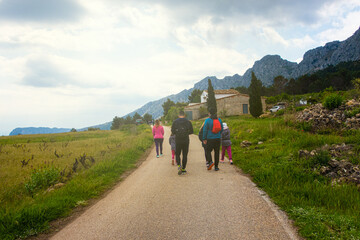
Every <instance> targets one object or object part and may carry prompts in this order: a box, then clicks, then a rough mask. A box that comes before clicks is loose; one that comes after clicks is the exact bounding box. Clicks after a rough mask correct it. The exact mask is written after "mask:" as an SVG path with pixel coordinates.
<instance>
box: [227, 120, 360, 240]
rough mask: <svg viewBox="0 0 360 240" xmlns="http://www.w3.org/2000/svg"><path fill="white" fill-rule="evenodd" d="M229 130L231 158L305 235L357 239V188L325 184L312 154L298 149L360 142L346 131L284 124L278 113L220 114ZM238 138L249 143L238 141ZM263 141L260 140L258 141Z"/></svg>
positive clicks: (359, 200) (359, 208)
mask: <svg viewBox="0 0 360 240" xmlns="http://www.w3.org/2000/svg"><path fill="white" fill-rule="evenodd" d="M223 121H224V122H226V123H227V124H228V125H229V127H230V130H231V137H232V143H233V144H232V149H233V159H234V163H235V164H236V165H237V166H238V167H240V168H241V169H243V171H244V172H246V173H248V174H250V175H251V177H252V178H253V181H254V182H255V183H256V184H257V185H258V186H259V187H260V188H262V189H263V190H265V191H266V192H267V193H268V195H269V196H270V197H271V198H272V199H273V200H274V202H275V203H276V204H277V205H279V206H280V207H281V208H282V209H283V210H285V211H286V212H287V213H288V215H289V216H290V217H291V218H292V219H293V220H294V221H295V224H296V226H298V227H299V232H300V234H301V235H302V236H303V237H305V238H307V239H360V218H359V213H360V191H359V188H358V187H357V186H355V185H350V184H342V185H334V186H332V185H331V182H330V180H329V179H327V178H325V177H323V176H321V175H319V174H317V173H316V171H314V168H316V167H318V165H317V163H316V162H314V161H313V160H312V159H306V158H299V156H298V151H299V150H300V149H307V150H312V149H315V148H317V147H321V146H323V145H324V144H329V145H331V144H335V143H336V144H339V143H342V142H345V143H352V144H355V145H356V146H357V147H358V145H359V144H360V142H359V141H358V140H359V137H360V132H354V133H353V134H352V135H351V136H348V137H346V136H344V137H341V136H337V135H315V134H311V133H307V132H304V131H302V130H297V129H296V128H293V127H289V126H288V125H287V124H286V123H285V122H284V120H283V118H271V119H253V118H251V117H240V118H239V117H230V118H224V119H223ZM243 140H247V141H250V142H251V143H252V145H251V146H250V147H247V148H243V147H241V146H240V144H241V142H242V141H243ZM259 142H263V143H262V144H258V143H259Z"/></svg>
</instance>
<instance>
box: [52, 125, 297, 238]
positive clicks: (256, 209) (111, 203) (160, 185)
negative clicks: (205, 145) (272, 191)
mask: <svg viewBox="0 0 360 240" xmlns="http://www.w3.org/2000/svg"><path fill="white" fill-rule="evenodd" d="M168 137H169V129H168V128H166V134H165V140H164V153H165V154H164V156H162V157H160V158H156V154H155V149H154V150H153V151H152V152H151V153H150V155H149V156H148V158H147V160H146V161H145V162H144V163H143V164H142V165H141V166H140V167H139V168H138V169H137V170H136V171H134V172H133V173H132V174H131V175H130V176H128V177H127V178H126V179H125V180H124V181H123V182H121V183H120V184H119V185H118V186H117V187H116V188H115V189H114V190H113V191H112V192H111V193H110V194H108V195H107V196H106V197H105V198H103V199H102V200H100V201H99V202H97V203H96V204H95V205H94V206H92V207H91V208H89V209H88V210H87V211H85V212H84V213H83V214H82V215H81V216H79V217H78V218H77V219H76V220H74V221H73V222H72V223H70V224H69V225H67V226H66V227H65V228H64V229H62V230H61V231H60V232H58V233H57V234H56V235H55V236H53V237H52V239H53V240H56V239H61V240H63V239H66V240H71V239H84V240H85V239H86V240H89V239H242V240H245V239H257V240H258V239H276V240H279V239H298V236H297V234H296V232H295V231H294V230H293V228H292V226H291V225H290V224H289V223H288V222H287V220H286V217H285V216H284V214H283V213H281V212H280V211H278V210H276V207H275V206H274V205H273V204H272V203H271V202H270V201H269V199H268V198H267V197H266V196H265V194H263V193H262V192H261V191H259V190H258V189H257V188H256V187H255V185H254V184H253V183H252V182H251V181H250V180H249V179H248V178H247V177H246V176H244V175H242V174H240V173H239V172H238V171H237V170H236V167H234V166H232V165H230V164H229V163H228V162H226V163H224V164H220V166H219V167H220V171H218V172H215V171H214V170H212V171H208V170H207V169H206V167H205V160H204V152H203V149H202V147H201V144H200V141H199V140H198V138H197V136H195V135H192V136H191V138H190V152H189V160H188V167H187V170H188V173H187V174H186V175H181V176H178V175H177V168H176V166H172V165H171V151H170V145H169V144H168Z"/></svg>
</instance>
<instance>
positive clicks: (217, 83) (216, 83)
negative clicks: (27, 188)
mask: <svg viewBox="0 0 360 240" xmlns="http://www.w3.org/2000/svg"><path fill="white" fill-rule="evenodd" d="M359 59H360V28H359V29H358V30H357V31H356V32H355V33H354V34H353V35H352V36H351V37H349V38H348V39H346V40H344V41H333V42H329V43H326V44H325V46H322V47H318V48H315V49H311V50H309V51H307V52H306V53H305V54H304V56H303V60H302V61H301V62H300V63H296V62H290V61H287V60H285V59H282V58H281V57H280V56H279V55H266V56H264V57H263V58H262V59H260V60H258V61H256V62H255V63H254V65H253V66H252V67H251V68H249V69H248V70H247V71H246V72H245V73H244V75H243V76H240V75H238V74H235V75H233V76H227V77H224V78H223V79H218V78H217V77H215V76H208V77H205V78H204V79H202V80H200V81H199V82H197V83H196V84H195V85H194V87H193V88H190V89H185V90H183V91H181V92H179V93H177V94H172V95H169V96H166V97H164V98H161V99H159V100H156V101H151V102H148V103H146V104H145V105H143V106H142V107H140V108H138V109H136V110H135V111H133V112H131V113H129V114H126V115H125V116H124V117H126V116H128V115H130V116H133V115H134V114H135V113H138V114H140V115H144V114H146V113H149V114H151V115H152V116H153V118H155V119H156V118H159V117H160V116H162V115H163V108H162V104H163V103H164V102H165V101H167V99H170V100H172V101H173V102H175V103H176V102H187V101H188V97H189V95H190V94H191V92H192V91H193V90H194V89H200V90H205V89H207V87H208V86H207V85H208V79H210V80H211V83H212V85H213V87H214V89H229V88H231V87H240V86H244V87H248V86H249V85H250V82H251V72H254V73H255V75H256V77H257V78H258V79H260V80H261V81H262V82H263V85H265V86H270V85H272V83H273V79H274V78H275V77H277V76H279V75H282V76H283V77H285V78H287V79H291V78H294V79H296V78H298V77H300V76H302V75H305V74H311V73H314V72H316V71H318V70H322V69H324V68H326V67H328V66H330V65H333V66H335V65H337V64H339V63H341V62H347V61H356V60H359ZM92 127H98V128H100V129H103V130H109V129H110V127H111V122H107V123H104V124H100V125H97V126H92ZM86 129H87V128H83V129H79V130H78V131H81V130H86ZM53 130H54V131H58V129H53ZM53 130H52V129H50V128H48V131H49V132H48V133H53V132H51V131H53ZM41 131H44V129H43V128H41V129H40V128H39V129H38V130H36V129H33V128H16V129H14V130H13V131H12V132H11V133H10V135H17V134H19V133H20V134H35V133H43V132H41ZM68 131H70V129H69V130H67V131H66V132H68ZM25 132H26V133H25Z"/></svg>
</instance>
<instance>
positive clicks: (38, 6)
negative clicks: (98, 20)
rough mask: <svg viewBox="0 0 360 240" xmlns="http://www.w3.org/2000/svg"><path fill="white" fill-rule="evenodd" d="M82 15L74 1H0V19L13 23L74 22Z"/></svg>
mask: <svg viewBox="0 0 360 240" xmlns="http://www.w3.org/2000/svg"><path fill="white" fill-rule="evenodd" d="M83 13H84V9H83V8H82V7H81V6H80V5H79V4H78V3H77V2H76V0H61V1H59V0H2V1H0V18H1V19H8V20H13V21H36V22H38V21H50V22H56V21H74V20H77V19H79V18H80V17H81V16H82V14H83Z"/></svg>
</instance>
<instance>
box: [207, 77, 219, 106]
mask: <svg viewBox="0 0 360 240" xmlns="http://www.w3.org/2000/svg"><path fill="white" fill-rule="evenodd" d="M207 108H208V111H209V112H210V113H217V106H216V98H215V92H214V88H213V86H212V84H211V80H210V78H209V79H208V99H207Z"/></svg>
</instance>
